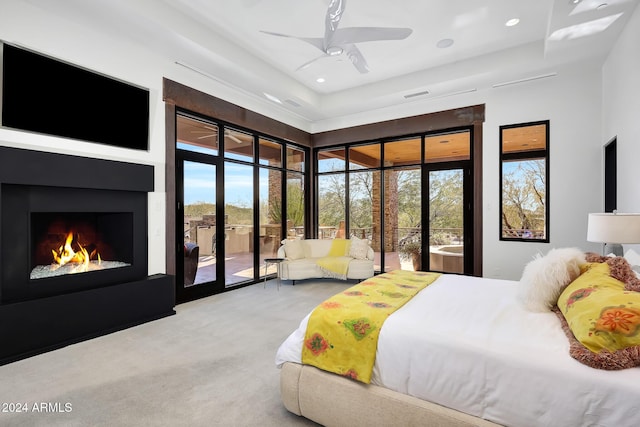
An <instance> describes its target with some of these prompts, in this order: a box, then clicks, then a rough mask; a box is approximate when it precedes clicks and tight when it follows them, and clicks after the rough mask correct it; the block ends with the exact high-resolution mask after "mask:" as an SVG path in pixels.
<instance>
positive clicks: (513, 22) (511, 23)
mask: <svg viewBox="0 0 640 427" xmlns="http://www.w3.org/2000/svg"><path fill="white" fill-rule="evenodd" d="M519 22H520V19H519V18H511V19H509V20H508V21H507V22H505V24H504V25H506V26H507V27H513V26H514V25H518V23H519Z"/></svg>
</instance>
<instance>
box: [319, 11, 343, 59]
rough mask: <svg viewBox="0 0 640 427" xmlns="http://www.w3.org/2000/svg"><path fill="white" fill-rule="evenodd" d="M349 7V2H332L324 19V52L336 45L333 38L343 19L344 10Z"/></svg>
mask: <svg viewBox="0 0 640 427" xmlns="http://www.w3.org/2000/svg"><path fill="white" fill-rule="evenodd" d="M345 7H347V0H331V3H329V7H328V8H327V14H326V15H325V18H324V41H323V45H322V50H323V51H324V52H326V51H327V49H329V48H330V47H331V46H332V45H333V44H334V43H333V36H334V34H335V32H336V31H337V30H338V24H339V23H340V20H341V19H342V14H343V13H344V9H345Z"/></svg>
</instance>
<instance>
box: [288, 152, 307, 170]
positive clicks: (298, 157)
mask: <svg viewBox="0 0 640 427" xmlns="http://www.w3.org/2000/svg"><path fill="white" fill-rule="evenodd" d="M287 169H289V170H293V171H298V172H304V151H302V150H299V149H297V148H294V147H287Z"/></svg>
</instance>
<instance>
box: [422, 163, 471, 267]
mask: <svg viewBox="0 0 640 427" xmlns="http://www.w3.org/2000/svg"><path fill="white" fill-rule="evenodd" d="M463 178H464V174H463V172H462V170H461V169H455V170H443V171H432V172H429V270H432V271H442V272H445V273H463V272H464V250H463V249H464V246H463V242H464V239H463V238H464V235H463V232H464V222H463V218H464V204H463V200H464V199H463V196H464V193H463Z"/></svg>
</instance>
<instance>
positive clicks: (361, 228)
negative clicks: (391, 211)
mask: <svg viewBox="0 0 640 427" xmlns="http://www.w3.org/2000/svg"><path fill="white" fill-rule="evenodd" d="M380 175H381V173H380V172H379V171H371V172H358V173H352V174H351V175H349V199H350V200H349V236H356V237H358V238H360V239H367V240H369V242H371V247H372V248H373V250H374V252H375V255H376V260H377V266H376V267H375V268H376V269H377V270H379V269H380V248H381V242H382V235H381V234H380V231H381V230H382V227H381V224H382V222H381V218H382V215H381V208H382V206H381V205H380V201H381V200H382V199H381V197H380V196H381V190H382V189H381V187H380V185H381V183H380Z"/></svg>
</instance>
